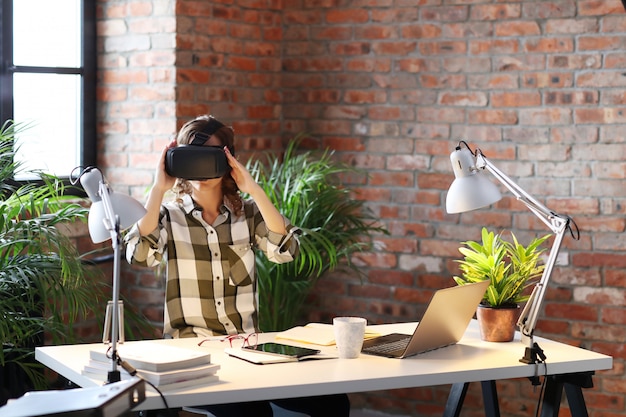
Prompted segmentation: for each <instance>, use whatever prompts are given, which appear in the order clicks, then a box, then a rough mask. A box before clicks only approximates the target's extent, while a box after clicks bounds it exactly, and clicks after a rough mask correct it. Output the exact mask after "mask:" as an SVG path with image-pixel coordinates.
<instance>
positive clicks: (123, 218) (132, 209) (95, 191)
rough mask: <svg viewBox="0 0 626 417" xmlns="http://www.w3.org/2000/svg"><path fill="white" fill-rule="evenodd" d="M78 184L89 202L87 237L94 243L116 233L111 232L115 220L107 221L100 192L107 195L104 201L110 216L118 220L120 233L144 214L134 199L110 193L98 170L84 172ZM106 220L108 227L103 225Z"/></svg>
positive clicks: (143, 209)
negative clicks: (108, 205)
mask: <svg viewBox="0 0 626 417" xmlns="http://www.w3.org/2000/svg"><path fill="white" fill-rule="evenodd" d="M80 182H81V184H82V185H83V188H84V189H85V192H86V193H87V196H88V197H89V199H90V200H91V208H90V209H89V219H88V225H89V235H90V236H91V240H92V241H93V242H94V243H100V242H104V241H105V240H107V239H110V238H111V233H112V232H113V233H117V231H116V230H111V229H112V228H114V226H115V223H114V222H115V220H116V219H107V210H106V207H105V203H106V201H104V200H103V199H102V195H101V193H102V192H104V191H106V193H107V195H108V199H105V200H108V201H110V203H111V207H110V208H109V210H111V211H112V213H110V215H111V216H116V217H117V218H118V219H119V226H120V231H121V230H124V229H128V228H129V227H130V226H132V225H133V224H135V223H136V222H138V221H139V220H140V219H141V218H142V217H143V216H144V215H145V214H146V209H145V208H144V207H143V206H142V205H141V204H140V203H139V202H138V201H137V200H135V199H134V198H132V197H130V196H128V195H124V194H119V193H115V192H111V191H110V189H109V187H108V186H106V183H105V181H104V177H103V175H102V173H101V172H100V170H99V169H98V168H93V169H90V170H87V171H85V172H84V173H83V174H82V175H81V177H80ZM107 220H108V221H110V222H111V224H110V225H109V226H110V227H107V223H105V222H106V221H107Z"/></svg>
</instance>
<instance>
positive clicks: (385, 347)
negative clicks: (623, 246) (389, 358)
mask: <svg viewBox="0 0 626 417" xmlns="http://www.w3.org/2000/svg"><path fill="white" fill-rule="evenodd" d="M410 339H411V338H410V337H408V336H407V338H406V339H401V340H395V341H393V342H387V343H381V344H378V345H374V346H369V347H366V348H363V352H370V353H391V352H396V351H398V350H404V349H405V348H406V345H407V344H408V343H409V340H410Z"/></svg>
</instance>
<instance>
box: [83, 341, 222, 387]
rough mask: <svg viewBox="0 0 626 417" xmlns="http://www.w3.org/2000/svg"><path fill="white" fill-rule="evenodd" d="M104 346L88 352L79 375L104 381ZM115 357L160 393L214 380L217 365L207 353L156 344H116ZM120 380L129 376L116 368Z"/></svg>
mask: <svg viewBox="0 0 626 417" xmlns="http://www.w3.org/2000/svg"><path fill="white" fill-rule="evenodd" d="M108 349H109V346H108V345H102V346H101V347H97V348H94V349H92V350H90V351H89V363H88V364H87V365H85V366H84V367H83V369H82V371H81V373H82V374H83V375H85V376H88V377H90V378H93V379H98V380H106V377H107V375H108V372H109V371H110V370H111V368H112V361H111V358H110V353H107V351H108ZM117 353H118V356H119V357H120V358H121V360H122V361H126V362H128V364H130V365H131V366H132V367H133V368H135V369H136V370H137V376H139V377H140V378H143V379H144V380H146V381H147V382H149V383H151V384H153V385H154V386H156V387H157V388H159V390H161V391H174V390H178V389H182V388H189V387H194V386H202V385H206V384H210V383H213V382H216V381H218V379H219V378H218V375H217V374H216V373H217V371H218V370H219V368H220V366H219V365H218V364H214V363H211V354H210V353H208V352H202V351H197V350H193V349H185V348H179V347H175V346H169V345H165V344H162V343H157V342H141V343H127V344H120V345H118V348H117ZM117 368H118V370H119V371H120V374H121V377H122V380H125V379H129V378H130V377H131V375H130V374H129V373H128V372H127V371H125V370H124V369H123V368H122V367H120V366H118V367H117Z"/></svg>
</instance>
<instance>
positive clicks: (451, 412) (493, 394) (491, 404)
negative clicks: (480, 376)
mask: <svg viewBox="0 0 626 417" xmlns="http://www.w3.org/2000/svg"><path fill="white" fill-rule="evenodd" d="M480 385H481V387H482V391H483V402H484V404H485V417H500V407H499V406H498V393H497V390H496V382H495V381H482V382H481V383H480ZM468 388H469V382H466V383H457V384H454V385H452V388H450V395H448V401H447V402H446V409H445V411H444V413H443V417H459V415H460V414H461V408H462V407H463V401H464V400H465V395H466V394H467V389H468Z"/></svg>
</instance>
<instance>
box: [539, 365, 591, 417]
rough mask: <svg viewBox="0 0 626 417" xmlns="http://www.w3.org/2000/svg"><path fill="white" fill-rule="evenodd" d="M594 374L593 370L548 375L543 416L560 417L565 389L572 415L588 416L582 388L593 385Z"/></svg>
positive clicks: (573, 416) (577, 416) (575, 416)
mask: <svg viewBox="0 0 626 417" xmlns="http://www.w3.org/2000/svg"><path fill="white" fill-rule="evenodd" d="M592 375H593V372H587V373H580V374H565V375H553V376H548V377H547V378H548V379H547V381H546V391H545V393H544V396H543V403H542V407H541V417H558V415H559V408H560V407H561V397H562V393H563V390H564V389H565V394H566V396H567V402H568V404H569V408H570V411H571V413H572V417H588V416H589V414H588V413H587V405H586V404H585V399H584V397H583V392H582V389H583V388H591V387H593V381H592V379H591V376H592Z"/></svg>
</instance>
